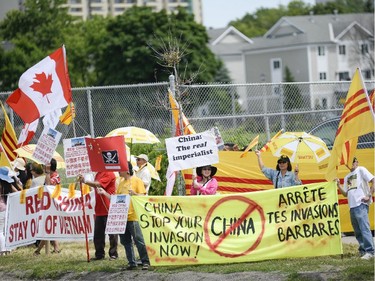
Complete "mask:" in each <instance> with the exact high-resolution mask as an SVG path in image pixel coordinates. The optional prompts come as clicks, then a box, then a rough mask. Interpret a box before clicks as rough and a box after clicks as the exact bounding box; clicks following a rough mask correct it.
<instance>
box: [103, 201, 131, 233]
mask: <svg viewBox="0 0 375 281" xmlns="http://www.w3.org/2000/svg"><path fill="white" fill-rule="evenodd" d="M129 205H130V196H129V195H125V194H117V195H111V205H110V206H109V211H108V218H107V225H106V228H105V233H106V234H123V233H125V229H126V223H127V221H128V210H129Z"/></svg>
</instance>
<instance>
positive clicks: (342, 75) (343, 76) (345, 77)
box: [339, 71, 350, 81]
mask: <svg viewBox="0 0 375 281" xmlns="http://www.w3.org/2000/svg"><path fill="white" fill-rule="evenodd" d="M339 81H350V77H349V72H348V71H344V72H339Z"/></svg>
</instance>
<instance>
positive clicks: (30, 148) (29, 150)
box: [14, 144, 65, 169]
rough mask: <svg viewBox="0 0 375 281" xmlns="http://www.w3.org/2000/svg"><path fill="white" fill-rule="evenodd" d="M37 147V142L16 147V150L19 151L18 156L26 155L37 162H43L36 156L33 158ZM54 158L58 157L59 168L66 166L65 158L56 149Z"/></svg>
mask: <svg viewBox="0 0 375 281" xmlns="http://www.w3.org/2000/svg"><path fill="white" fill-rule="evenodd" d="M35 147H36V145H35V144H28V145H24V146H22V147H20V148H17V149H15V150H14V152H16V153H17V155H18V157H24V158H27V159H30V160H32V161H34V162H36V163H39V164H43V163H40V161H39V160H36V159H35V158H33V156H32V155H33V153H34V150H35ZM53 158H55V159H56V162H57V168H58V169H61V168H65V161H64V158H62V156H61V155H60V154H59V153H57V152H56V151H55V152H54V153H53Z"/></svg>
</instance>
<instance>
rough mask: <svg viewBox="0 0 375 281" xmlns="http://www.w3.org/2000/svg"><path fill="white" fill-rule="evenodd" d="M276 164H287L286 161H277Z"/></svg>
mask: <svg viewBox="0 0 375 281" xmlns="http://www.w3.org/2000/svg"><path fill="white" fill-rule="evenodd" d="M277 163H278V164H285V163H288V162H287V161H278V162H277Z"/></svg>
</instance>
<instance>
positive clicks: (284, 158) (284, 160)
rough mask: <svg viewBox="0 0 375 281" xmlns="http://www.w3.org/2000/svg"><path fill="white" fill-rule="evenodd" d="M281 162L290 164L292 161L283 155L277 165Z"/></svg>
mask: <svg viewBox="0 0 375 281" xmlns="http://www.w3.org/2000/svg"><path fill="white" fill-rule="evenodd" d="M280 161H282V162H289V163H290V159H289V157H288V156H286V155H281V156H280V158H279V159H278V160H277V163H279V162H280Z"/></svg>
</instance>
